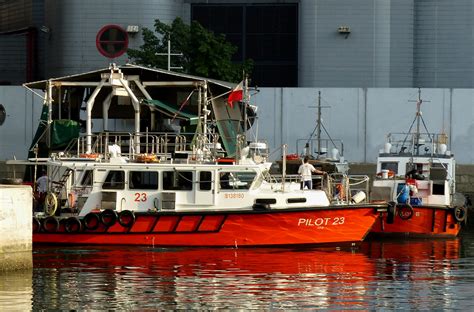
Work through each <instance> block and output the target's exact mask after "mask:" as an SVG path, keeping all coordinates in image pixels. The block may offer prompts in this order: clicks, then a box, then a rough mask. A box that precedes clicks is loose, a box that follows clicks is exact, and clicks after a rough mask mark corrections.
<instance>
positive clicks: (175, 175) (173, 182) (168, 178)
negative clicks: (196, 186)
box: [163, 171, 193, 191]
mask: <svg viewBox="0 0 474 312" xmlns="http://www.w3.org/2000/svg"><path fill="white" fill-rule="evenodd" d="M163 189H164V190H181V191H190V190H192V189H193V172H192V171H164V172H163Z"/></svg>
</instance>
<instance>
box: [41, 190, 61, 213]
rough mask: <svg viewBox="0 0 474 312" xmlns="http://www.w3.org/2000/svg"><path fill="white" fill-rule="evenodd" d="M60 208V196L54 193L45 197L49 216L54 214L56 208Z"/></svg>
mask: <svg viewBox="0 0 474 312" xmlns="http://www.w3.org/2000/svg"><path fill="white" fill-rule="evenodd" d="M57 208H58V198H57V197H56V194H54V193H48V194H46V197H45V198H44V213H46V214H47V215H48V216H54V214H55V213H56V209H57Z"/></svg>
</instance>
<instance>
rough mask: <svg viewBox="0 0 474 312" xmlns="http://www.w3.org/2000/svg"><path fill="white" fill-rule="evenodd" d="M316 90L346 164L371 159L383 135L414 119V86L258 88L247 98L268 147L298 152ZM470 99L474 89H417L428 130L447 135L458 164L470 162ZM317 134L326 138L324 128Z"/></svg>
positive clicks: (473, 112) (473, 113)
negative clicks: (258, 89)
mask: <svg viewBox="0 0 474 312" xmlns="http://www.w3.org/2000/svg"><path fill="white" fill-rule="evenodd" d="M318 91H321V97H322V105H323V106H326V107H325V108H323V109H322V119H323V125H324V126H325V127H326V129H327V130H328V132H329V135H330V136H331V137H332V139H340V140H342V141H343V142H344V156H345V157H346V159H347V160H348V161H350V162H375V160H376V157H377V153H378V151H379V150H380V149H381V148H382V147H383V144H384V143H385V135H386V134H388V133H389V132H407V131H408V129H409V128H410V125H411V123H412V122H413V120H414V118H415V112H416V99H417V97H418V90H417V89H412V88H367V89H366V88H320V89H318V88H262V89H261V92H259V93H258V94H257V95H255V96H254V97H253V98H252V104H254V105H257V106H258V107H259V109H258V116H259V119H258V120H259V122H258V124H259V126H258V137H259V138H261V139H267V140H268V143H269V145H270V147H271V150H276V149H278V148H280V146H281V145H282V144H288V148H289V151H288V152H289V153H301V152H302V149H303V147H304V140H305V139H308V138H309V137H310V135H311V133H313V131H314V128H315V127H316V120H317V108H316V105H317V98H318ZM473 98H474V90H473V89H422V99H423V100H424V103H423V104H422V112H423V118H424V121H425V122H426V125H427V128H428V131H429V132H430V133H441V132H444V133H446V134H447V135H448V137H449V144H448V148H449V149H450V150H451V151H452V152H453V153H454V154H455V156H456V159H457V161H458V163H460V164H474V123H473V122H472V121H473V120H474V106H473V105H472V99H473ZM255 130H256V128H255V129H253V131H255ZM322 137H323V138H327V136H326V135H325V134H324V132H323V136H322ZM298 140H302V141H300V144H299V150H297V149H296V145H297V144H296V143H297V141H298ZM280 156H281V152H280V153H276V154H274V156H273V157H274V158H278V157H280Z"/></svg>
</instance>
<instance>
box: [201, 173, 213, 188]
mask: <svg viewBox="0 0 474 312" xmlns="http://www.w3.org/2000/svg"><path fill="white" fill-rule="evenodd" d="M211 188H212V172H210V171H201V172H199V189H200V190H202V191H209V190H210V189H211Z"/></svg>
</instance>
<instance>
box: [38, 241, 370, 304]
mask: <svg viewBox="0 0 474 312" xmlns="http://www.w3.org/2000/svg"><path fill="white" fill-rule="evenodd" d="M34 266H35V270H36V271H37V272H38V274H37V275H35V281H36V283H37V285H42V284H43V282H44V283H47V284H48V287H42V288H40V287H38V288H37V289H35V295H36V296H38V297H39V298H52V300H51V301H50V302H51V303H50V306H49V307H50V308H60V307H61V305H62V304H64V302H61V301H60V300H59V298H60V297H62V298H68V303H67V304H69V306H74V303H75V302H79V301H80V302H81V303H82V304H83V306H82V307H83V308H86V309H95V308H96V307H97V306H98V305H99V304H102V306H101V308H104V307H107V308H110V307H111V308H113V307H115V306H117V307H118V306H122V307H123V306H127V307H130V308H132V309H133V308H137V307H150V308H165V309H171V308H172V309H176V308H178V309H180V308H192V307H194V308H204V307H208V308H216V307H220V308H222V307H229V308H231V306H228V305H229V304H231V305H232V306H233V307H234V308H235V307H240V308H248V309H255V308H265V307H267V308H268V307H269V305H270V304H271V305H272V306H273V307H274V308H277V309H282V308H285V307H287V308H296V307H298V306H299V307H301V306H307V307H334V306H339V307H363V308H367V304H366V303H365V302H364V300H363V299H364V297H365V296H366V295H368V291H369V284H370V281H371V280H372V279H373V277H374V274H375V272H374V270H375V268H374V264H373V263H372V262H371V261H369V260H368V258H367V256H365V255H364V254H362V253H360V252H356V251H352V250H347V251H345V250H342V251H338V250H334V249H332V250H329V249H328V250H321V249H301V248H300V249H297V250H291V249H276V248H264V249H262V248H252V249H249V248H245V249H223V248H220V249H182V250H179V249H157V248H154V249H152V248H146V247H134V248H133V249H131V250H127V249H124V248H119V247H114V246H101V247H94V246H87V247H38V248H36V249H35V254H34ZM39 272H42V273H41V275H40V273H39ZM46 272H48V274H45V273H46ZM38 279H41V280H38ZM43 279H44V281H43ZM85 284H86V285H87V287H83V286H84V285H85ZM64 285H70V286H71V287H64ZM55 298H58V299H55ZM85 298H87V300H85ZM105 298H107V300H106V302H105V301H102V300H104V299H105ZM48 300H49V299H48ZM101 301H102V302H101ZM66 306H67V305H66ZM62 307H64V305H63V306H62ZM173 307H174V308H173Z"/></svg>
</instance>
